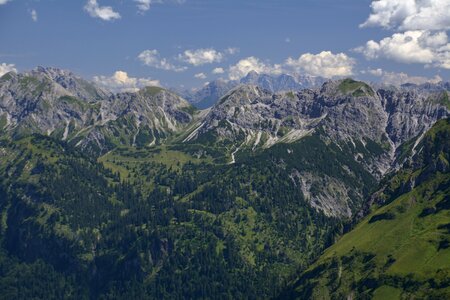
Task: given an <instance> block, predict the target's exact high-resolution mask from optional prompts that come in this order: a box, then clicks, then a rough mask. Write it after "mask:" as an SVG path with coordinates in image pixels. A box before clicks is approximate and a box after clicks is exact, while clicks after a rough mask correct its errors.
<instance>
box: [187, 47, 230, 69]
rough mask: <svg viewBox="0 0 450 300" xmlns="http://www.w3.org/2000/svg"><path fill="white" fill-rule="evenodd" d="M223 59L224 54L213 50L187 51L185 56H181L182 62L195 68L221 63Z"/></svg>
mask: <svg viewBox="0 0 450 300" xmlns="http://www.w3.org/2000/svg"><path fill="white" fill-rule="evenodd" d="M223 58H224V54H223V53H221V52H219V51H217V50H215V49H212V48H209V49H197V50H186V51H184V53H183V54H180V55H179V59H180V60H182V61H184V62H186V63H188V64H191V65H194V66H201V65H204V64H211V63H216V62H221V61H222V59H223Z"/></svg>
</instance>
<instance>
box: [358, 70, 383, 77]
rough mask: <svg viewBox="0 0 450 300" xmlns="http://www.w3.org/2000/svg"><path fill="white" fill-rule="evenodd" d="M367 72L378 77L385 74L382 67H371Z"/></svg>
mask: <svg viewBox="0 0 450 300" xmlns="http://www.w3.org/2000/svg"><path fill="white" fill-rule="evenodd" d="M362 73H365V72H362ZM367 73H369V74H371V75H373V76H377V77H380V76H383V70H382V69H380V68H378V69H369V70H367Z"/></svg>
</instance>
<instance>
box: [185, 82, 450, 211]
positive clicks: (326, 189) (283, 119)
mask: <svg viewBox="0 0 450 300" xmlns="http://www.w3.org/2000/svg"><path fill="white" fill-rule="evenodd" d="M449 116H450V106H449V103H448V92H447V91H445V90H444V91H443V90H440V91H435V90H431V91H429V90H426V89H417V90H415V89H414V90H411V89H378V90H375V89H373V88H372V87H370V86H369V85H367V84H365V83H363V82H356V81H353V80H343V81H329V82H327V83H325V84H324V85H323V86H322V87H321V88H320V89H312V90H308V89H307V90H302V91H298V92H295V93H294V92H281V93H275V94H272V93H270V92H269V91H267V90H264V89H261V88H259V87H257V86H251V85H247V86H240V87H238V88H236V89H235V90H233V91H231V92H230V93H229V94H227V95H226V96H224V97H223V98H222V99H221V100H220V101H219V103H218V104H217V105H216V106H214V107H213V108H212V109H211V111H210V112H209V113H208V114H207V115H206V116H205V118H204V122H203V123H202V125H201V126H200V127H198V128H196V131H195V133H194V134H192V135H191V136H190V140H195V139H197V138H200V137H202V136H203V135H205V134H209V135H210V134H211V133H213V136H215V138H216V139H217V141H221V140H228V141H232V142H233V143H234V145H235V146H234V148H233V149H231V150H230V151H233V155H232V157H233V160H232V162H234V161H235V159H234V156H235V154H236V152H238V151H242V150H244V149H247V150H248V149H251V150H257V149H264V148H270V147H272V146H273V145H275V144H280V143H283V144H284V143H286V144H289V143H293V142H296V141H299V140H301V139H302V138H304V137H305V136H307V135H311V134H316V135H319V136H320V138H321V139H322V140H324V141H325V142H326V144H334V145H337V147H338V148H340V149H341V152H342V153H343V154H344V155H348V156H349V157H350V159H351V160H353V161H354V162H355V163H356V164H358V165H361V166H362V167H363V168H364V169H365V170H367V171H368V172H369V173H370V174H372V176H373V177H374V178H376V179H380V178H381V177H382V176H383V175H384V174H386V173H387V172H388V171H389V170H391V169H392V168H395V163H396V158H397V155H398V149H399V147H400V145H401V144H403V143H405V142H407V141H409V140H411V139H412V138H415V137H417V136H419V135H420V134H422V133H423V132H425V131H427V130H428V129H429V128H430V127H431V126H432V125H433V124H434V123H435V122H436V121H437V120H439V119H442V118H446V117H449ZM286 147H289V146H286ZM288 150H289V149H288ZM297 155H301V154H297ZM329 163H330V164H333V163H334V162H333V161H330V162H329ZM342 168H344V169H345V170H347V171H348V173H349V174H352V173H353V171H352V170H351V168H350V167H349V166H345V165H343V166H342ZM294 173H295V174H296V176H294V177H295V178H296V180H295V182H297V183H298V185H299V186H300V187H301V189H302V191H303V192H304V194H310V197H309V200H310V202H311V205H313V206H314V207H317V208H318V209H321V210H323V211H324V212H325V213H327V214H330V215H337V216H347V217H349V216H350V215H351V213H352V212H351V211H350V209H349V203H348V201H347V200H345V201H344V200H342V199H350V198H349V194H350V192H352V193H353V194H355V195H356V196H355V197H363V196H362V192H361V191H357V190H353V191H351V189H349V187H348V186H343V185H342V184H339V182H338V181H339V179H336V178H331V177H328V179H326V178H325V177H323V176H324V174H312V173H304V172H301V170H295V172H294ZM324 178H325V179H324ZM336 180H338V181H336ZM312 185H315V186H316V187H317V186H320V187H321V188H320V189H319V190H320V191H321V192H318V193H316V194H315V195H312V194H311V193H310V192H309V191H308V187H311V186H312ZM315 190H317V188H316V189H315ZM337 198H340V200H339V199H337ZM361 201H362V199H361Z"/></svg>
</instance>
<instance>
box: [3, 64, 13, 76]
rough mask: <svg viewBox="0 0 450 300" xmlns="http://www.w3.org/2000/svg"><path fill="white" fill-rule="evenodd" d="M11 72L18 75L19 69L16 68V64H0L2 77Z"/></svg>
mask: <svg viewBox="0 0 450 300" xmlns="http://www.w3.org/2000/svg"><path fill="white" fill-rule="evenodd" d="M9 72H15V73H17V69H16V68H15V65H14V64H5V63H2V64H0V77H1V76H3V75H5V74H6V73H9Z"/></svg>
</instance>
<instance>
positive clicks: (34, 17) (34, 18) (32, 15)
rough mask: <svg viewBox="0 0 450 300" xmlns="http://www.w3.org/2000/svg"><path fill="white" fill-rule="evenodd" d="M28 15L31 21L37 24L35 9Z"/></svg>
mask: <svg viewBox="0 0 450 300" xmlns="http://www.w3.org/2000/svg"><path fill="white" fill-rule="evenodd" d="M30 15H31V19H32V20H33V21H34V22H37V20H38V15H37V11H36V10H35V9H32V10H31V11H30Z"/></svg>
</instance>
